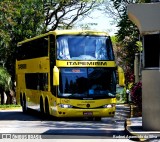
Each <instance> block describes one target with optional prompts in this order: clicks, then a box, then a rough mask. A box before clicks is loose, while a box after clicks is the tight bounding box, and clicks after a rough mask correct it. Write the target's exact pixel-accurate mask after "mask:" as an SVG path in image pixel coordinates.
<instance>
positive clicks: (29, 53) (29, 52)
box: [17, 37, 48, 60]
mask: <svg viewBox="0 0 160 142" xmlns="http://www.w3.org/2000/svg"><path fill="white" fill-rule="evenodd" d="M45 56H48V37H43V38H39V39H36V40H33V41H30V42H26V43H23V44H22V45H21V46H19V47H18V52H17V60H24V59H32V58H39V57H45Z"/></svg>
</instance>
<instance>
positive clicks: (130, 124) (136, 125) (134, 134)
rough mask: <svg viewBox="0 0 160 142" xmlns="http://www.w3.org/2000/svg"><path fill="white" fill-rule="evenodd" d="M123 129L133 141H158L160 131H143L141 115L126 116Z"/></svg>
mask: <svg viewBox="0 0 160 142" xmlns="http://www.w3.org/2000/svg"><path fill="white" fill-rule="evenodd" d="M125 130H126V132H127V133H128V136H129V138H130V139H131V140H133V141H149V142H158V141H160V131H144V130H143V127H142V117H133V118H127V119H126V121H125Z"/></svg>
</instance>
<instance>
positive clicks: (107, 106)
mask: <svg viewBox="0 0 160 142" xmlns="http://www.w3.org/2000/svg"><path fill="white" fill-rule="evenodd" d="M114 106H115V105H114V104H107V105H104V106H103V107H104V108H112V107H114Z"/></svg>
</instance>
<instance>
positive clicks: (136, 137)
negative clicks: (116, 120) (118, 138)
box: [124, 118, 147, 142]
mask: <svg viewBox="0 0 160 142" xmlns="http://www.w3.org/2000/svg"><path fill="white" fill-rule="evenodd" d="M130 126H131V121H130V119H129V118H127V119H126V120H125V123H124V128H125V131H126V133H127V135H128V137H129V139H130V140H133V141H142V142H143V141H146V140H147V139H144V138H139V137H140V136H139V134H137V133H136V132H132V130H131V129H130Z"/></svg>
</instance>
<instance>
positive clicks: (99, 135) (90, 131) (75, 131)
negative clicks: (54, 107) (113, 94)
mask: <svg viewBox="0 0 160 142" xmlns="http://www.w3.org/2000/svg"><path fill="white" fill-rule="evenodd" d="M128 115H129V108H128V107H126V106H120V105H119V106H117V111H116V115H115V117H114V118H102V121H91V120H85V119H83V120H82V119H70V120H60V121H58V120H54V121H53V120H51V119H49V120H48V119H42V118H41V117H40V115H39V113H37V112H34V111H30V112H29V114H24V113H22V112H21V110H12V111H10V110H8V111H2V110H1V111H0V133H3V134H4V133H7V134H12V137H14V138H16V137H18V136H17V135H18V134H20V135H22V136H19V137H24V138H25V137H29V136H28V135H32V134H35V135H34V136H35V137H36V136H37V138H45V139H104V140H109V139H112V141H113V140H115V141H117V140H119V141H121V140H122V139H113V138H115V137H116V138H120V137H121V138H124V137H125V135H127V134H126V133H125V131H124V120H125V118H126V117H128ZM13 134H15V136H13ZM26 134H27V136H26ZM37 134H38V135H37ZM39 134H41V135H39ZM1 137H2V136H1ZM122 141H129V140H128V139H123V140H122Z"/></svg>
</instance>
